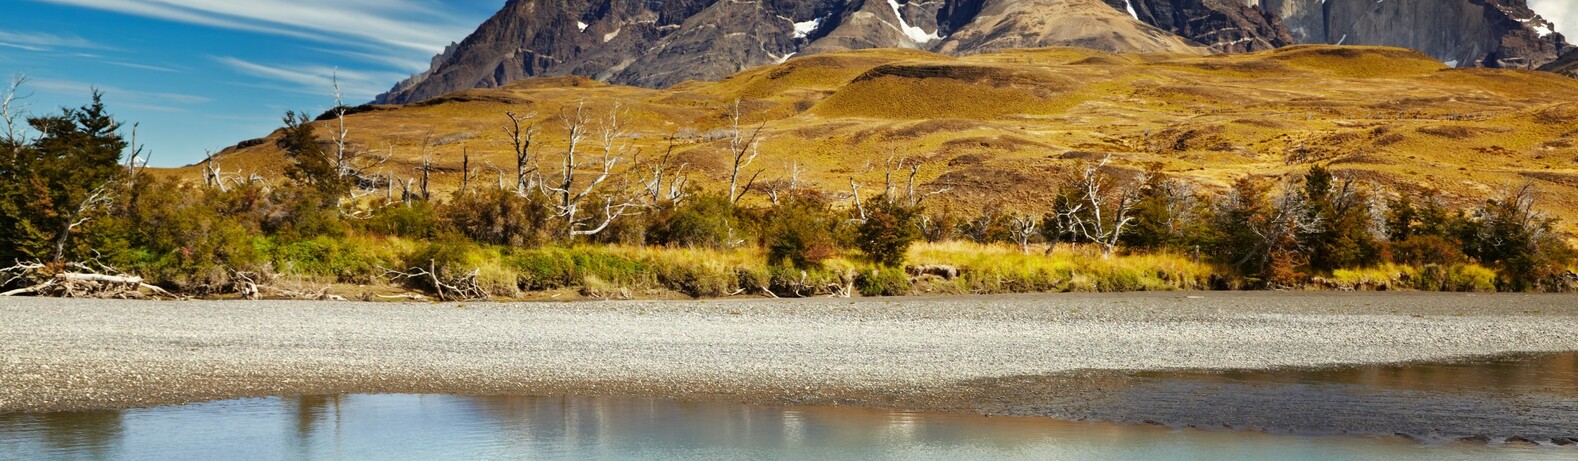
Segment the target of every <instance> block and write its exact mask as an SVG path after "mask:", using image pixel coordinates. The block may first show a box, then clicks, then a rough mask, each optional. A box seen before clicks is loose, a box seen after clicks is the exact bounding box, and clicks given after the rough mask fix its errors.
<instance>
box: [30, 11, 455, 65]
mask: <svg viewBox="0 0 1578 461" xmlns="http://www.w3.org/2000/svg"><path fill="white" fill-rule="evenodd" d="M33 1H38V2H45V3H54V4H60V5H71V6H78V7H84V8H93V9H99V10H105V11H113V12H118V13H122V14H129V15H136V16H143V17H150V18H157V19H163V20H167V21H176V22H184V23H188V24H198V25H203V26H209V27H218V28H224V29H233V30H243V31H249V32H258V33H266V34H274V35H283V36H290V37H295V38H300V39H306V40H313V41H320V42H327V43H336V44H345V43H372V44H379V45H382V46H386V47H393V48H403V49H409V50H419V51H422V52H425V53H437V52H439V51H442V50H443V47H444V45H445V44H447V43H449V42H450V41H452V40H457V39H459V38H460V37H463V36H465V34H466V33H467V32H469V31H470V30H471V29H472V28H473V27H475V26H476V24H468V23H466V21H464V20H461V19H459V18H456V17H455V16H454V15H451V14H449V13H446V12H444V11H443V10H441V9H439V8H435V6H434V5H433V4H432V2H427V1H421V0H336V1H324V0H245V1H237V0H217V1H216V0H33Z"/></svg>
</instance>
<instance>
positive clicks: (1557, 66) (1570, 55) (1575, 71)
mask: <svg viewBox="0 0 1578 461" xmlns="http://www.w3.org/2000/svg"><path fill="white" fill-rule="evenodd" d="M1540 70H1543V71H1546V72H1555V73H1558V74H1562V75H1566V76H1568V77H1573V78H1578V49H1575V50H1572V51H1568V52H1567V54H1564V55H1562V57H1561V58H1560V59H1557V60H1555V61H1552V62H1551V63H1550V64H1546V65H1545V66H1543V67H1540Z"/></svg>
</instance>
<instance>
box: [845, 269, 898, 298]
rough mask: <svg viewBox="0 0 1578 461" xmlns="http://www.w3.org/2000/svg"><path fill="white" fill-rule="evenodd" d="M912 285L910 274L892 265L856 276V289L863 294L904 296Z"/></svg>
mask: <svg viewBox="0 0 1578 461" xmlns="http://www.w3.org/2000/svg"><path fill="white" fill-rule="evenodd" d="M911 287H912V284H911V283H910V276H909V274H905V273H904V270H902V269H896V268H892V267H884V268H877V269H872V270H869V271H864V272H861V273H860V275H858V276H856V277H855V289H856V290H859V291H860V295H861V296H904V295H907V294H909V293H910V288H911Z"/></svg>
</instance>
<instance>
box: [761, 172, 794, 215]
mask: <svg viewBox="0 0 1578 461" xmlns="http://www.w3.org/2000/svg"><path fill="white" fill-rule="evenodd" d="M787 169H788V170H789V178H788V179H782V180H777V181H769V182H768V183H767V184H766V186H765V187H764V189H763V190H762V192H763V193H766V194H767V200H768V201H770V202H772V204H773V205H778V202H779V201H781V200H783V196H784V194H789V193H793V192H794V191H795V190H798V189H799V188H800V162H789V168H787Z"/></svg>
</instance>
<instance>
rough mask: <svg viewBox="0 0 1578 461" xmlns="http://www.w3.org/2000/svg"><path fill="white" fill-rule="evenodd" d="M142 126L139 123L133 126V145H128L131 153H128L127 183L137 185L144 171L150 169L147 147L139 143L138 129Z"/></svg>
mask: <svg viewBox="0 0 1578 461" xmlns="http://www.w3.org/2000/svg"><path fill="white" fill-rule="evenodd" d="M140 126H141V124H139V123H133V124H132V128H131V143H130V144H127V149H129V151H127V153H126V164H125V167H126V181H127V182H128V183H131V184H136V183H137V178H139V177H141V176H142V172H143V170H146V169H148V159H149V158H150V155H149V154H148V153H147V148H146V146H143V145H142V144H141V143H138V142H137V129H138V128H139V127H140Z"/></svg>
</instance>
